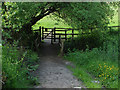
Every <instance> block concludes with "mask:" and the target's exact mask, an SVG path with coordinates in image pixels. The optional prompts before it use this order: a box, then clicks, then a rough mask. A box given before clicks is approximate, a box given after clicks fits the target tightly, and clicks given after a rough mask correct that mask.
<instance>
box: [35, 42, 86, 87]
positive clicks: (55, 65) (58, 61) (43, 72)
mask: <svg viewBox="0 0 120 90" xmlns="http://www.w3.org/2000/svg"><path fill="white" fill-rule="evenodd" d="M59 49H60V48H59V45H58V44H54V45H51V44H50V41H49V40H48V41H47V40H46V41H45V43H43V45H42V48H41V50H40V62H39V65H40V66H39V68H38V70H36V71H35V72H34V75H35V76H37V77H38V79H39V83H40V85H37V86H35V88H74V87H84V86H83V85H82V83H81V81H78V79H77V78H76V77H74V76H73V75H72V72H71V71H70V70H69V69H67V68H66V62H67V61H65V60H63V59H62V58H60V57H58V53H59Z"/></svg>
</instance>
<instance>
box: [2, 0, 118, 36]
mask: <svg viewBox="0 0 120 90" xmlns="http://www.w3.org/2000/svg"><path fill="white" fill-rule="evenodd" d="M117 5H118V3H107V2H95V3H92V2H81V3H70V2H67V3H60V2H53V3H50V2H44V3H36V2H12V3H10V2H5V3H3V5H2V6H3V8H2V13H3V15H2V16H3V19H2V22H3V29H4V28H9V31H10V30H12V31H16V30H18V31H19V32H20V33H23V31H24V33H25V34H28V35H27V36H29V34H31V33H32V29H31V27H32V26H33V25H34V24H35V23H36V22H37V21H39V20H40V19H42V18H43V17H45V16H47V15H50V14H51V13H53V15H55V16H57V17H59V18H62V19H64V20H65V22H67V23H68V24H69V25H71V26H72V27H74V28H83V30H88V28H90V27H97V26H99V27H103V26H105V25H107V24H108V23H109V18H112V16H113V14H114V13H113V12H114V8H113V6H114V7H115V6H117ZM111 7H112V8H111Z"/></svg>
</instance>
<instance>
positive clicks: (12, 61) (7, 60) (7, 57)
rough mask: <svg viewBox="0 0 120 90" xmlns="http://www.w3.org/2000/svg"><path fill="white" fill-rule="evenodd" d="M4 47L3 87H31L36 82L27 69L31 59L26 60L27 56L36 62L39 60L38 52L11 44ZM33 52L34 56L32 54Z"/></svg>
mask: <svg viewBox="0 0 120 90" xmlns="http://www.w3.org/2000/svg"><path fill="white" fill-rule="evenodd" d="M2 48H3V52H2V72H3V75H2V77H3V82H4V84H3V88H27V87H30V85H31V82H33V81H34V84H35V80H34V77H32V76H31V75H30V73H29V70H28V69H27V67H28V65H26V64H27V63H29V60H28V61H27V62H25V61H24V60H25V58H26V56H27V58H31V60H32V62H34V63H35V62H36V61H37V60H38V56H37V55H36V53H34V52H32V53H27V51H26V52H24V50H22V51H21V50H18V49H17V47H16V46H11V45H10V44H6V45H4V46H3V47H2ZM28 52H29V51H28ZM31 54H33V55H34V56H31ZM29 56H31V57H29ZM27 58H26V60H27ZM31 64H32V63H31ZM31 78H32V79H31Z"/></svg>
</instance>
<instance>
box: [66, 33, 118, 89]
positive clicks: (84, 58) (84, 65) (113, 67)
mask: <svg viewBox="0 0 120 90" xmlns="http://www.w3.org/2000/svg"><path fill="white" fill-rule="evenodd" d="M117 38H118V37H117V36H115V35H114V37H113V35H112V36H109V39H110V41H109V42H106V44H105V45H104V48H103V50H101V49H98V48H94V49H93V50H91V51H90V50H86V51H84V52H83V51H75V52H69V53H68V54H67V55H66V56H65V59H67V60H70V61H72V62H73V63H74V64H75V65H76V66H77V68H75V69H72V71H73V72H74V74H75V75H76V76H77V77H78V78H79V79H81V80H82V81H83V83H84V85H86V86H87V87H91V86H89V83H90V82H91V81H92V79H89V77H88V75H89V74H87V73H90V75H91V76H90V77H92V76H94V77H95V78H96V79H97V80H98V81H100V83H99V84H100V85H98V88H99V86H100V87H101V86H105V87H107V88H118V44H117V41H118V40H117ZM106 45H107V48H106ZM81 74H82V75H83V76H86V77H83V76H80V75H81ZM84 78H85V79H84ZM87 79H88V82H86V80H87ZM93 84H94V83H93ZM91 88H94V86H93V87H91Z"/></svg>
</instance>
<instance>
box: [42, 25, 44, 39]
mask: <svg viewBox="0 0 120 90" xmlns="http://www.w3.org/2000/svg"><path fill="white" fill-rule="evenodd" d="M42 40H44V27H42Z"/></svg>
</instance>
